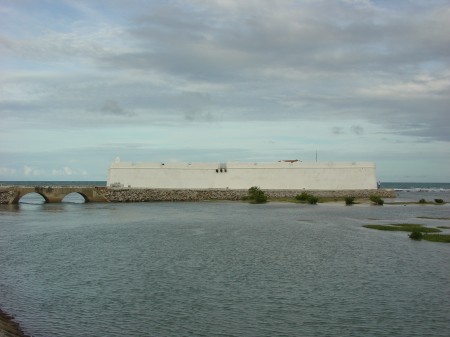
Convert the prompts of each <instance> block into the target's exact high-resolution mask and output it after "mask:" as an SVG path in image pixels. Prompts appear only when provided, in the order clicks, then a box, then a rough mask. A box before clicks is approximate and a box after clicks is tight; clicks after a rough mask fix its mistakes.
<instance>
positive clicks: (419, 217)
mask: <svg viewBox="0 0 450 337" xmlns="http://www.w3.org/2000/svg"><path fill="white" fill-rule="evenodd" d="M417 219H431V220H450V218H436V217H432V216H418V217H417ZM449 228H450V227H449Z"/></svg>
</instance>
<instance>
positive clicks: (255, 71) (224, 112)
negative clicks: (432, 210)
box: [0, 0, 450, 176]
mask: <svg viewBox="0 0 450 337" xmlns="http://www.w3.org/2000/svg"><path fill="white" fill-rule="evenodd" d="M0 12H1V13H2V14H3V15H2V25H1V26H0V117H1V119H2V127H3V130H2V132H1V133H0V140H1V141H2V144H3V145H4V147H5V148H14V149H16V151H15V152H16V153H14V154H13V153H8V156H7V157H5V158H6V164H3V166H4V167H6V168H10V169H14V170H16V172H17V174H21V172H22V171H23V165H24V163H26V165H28V166H29V167H30V168H31V167H36V168H37V167H39V170H41V173H42V174H44V172H45V173H46V174H49V172H52V170H53V168H55V167H56V168H57V167H60V168H61V169H55V171H54V173H55V174H56V173H58V174H61V176H63V174H64V175H66V174H67V172H64V169H63V168H64V167H65V166H67V165H69V166H68V167H72V164H71V163H70V162H69V161H63V160H60V159H59V158H55V159H54V160H53V163H52V164H51V165H50V164H45V163H43V161H42V159H40V158H39V157H38V156H33V155H32V154H33V153H39V154H40V155H43V156H44V157H45V158H47V156H49V153H52V155H53V154H55V153H57V154H58V156H59V157H61V156H64V157H65V156H68V155H66V154H64V153H65V152H69V151H72V152H71V153H73V152H75V150H76V149H80V148H85V147H86V144H87V143H89V144H92V147H91V148H90V150H89V151H93V152H94V151H99V150H98V149H99V148H101V147H102V146H100V145H99V142H101V143H110V144H125V145H124V147H125V146H126V144H129V145H130V146H129V150H128V151H131V148H132V144H144V145H142V146H143V147H137V148H135V149H132V150H133V151H134V152H132V153H133V157H134V158H136V159H138V157H139V156H142V155H147V154H146V153H147V152H145V151H146V150H149V149H150V150H152V151H153V152H152V154H153V155H154V156H164V151H165V150H168V151H173V157H177V156H179V157H180V158H184V157H183V156H186V157H188V155H187V153H190V154H191V155H192V156H193V157H196V158H199V157H201V156H200V153H204V154H205V157H207V158H213V157H214V156H213V155H211V153H214V151H216V152H217V149H215V148H214V146H215V144H217V143H219V141H217V142H212V141H211V140H208V139H207V138H205V139H202V141H203V143H202V142H196V141H195V139H197V138H201V136H200V135H201V134H202V133H204V134H208V135H209V137H210V138H214V139H216V138H215V137H216V135H218V134H220V135H221V137H220V142H224V143H227V144H230V145H229V146H228V147H227V148H226V149H224V148H221V149H223V150H224V151H225V153H226V154H227V155H228V154H229V155H230V157H232V151H236V156H240V155H242V154H243V153H244V154H245V156H243V157H246V156H247V157H251V156H252V153H253V156H255V157H259V156H261V158H262V157H264V155H265V156H271V154H272V153H284V154H286V155H289V151H294V153H293V154H295V149H296V148H297V149H298V147H299V146H300V145H301V144H307V145H308V146H312V145H311V144H312V143H314V144H327V146H328V147H329V148H331V147H332V146H333V145H332V141H336V140H337V139H338V141H339V142H342V143H340V144H339V145H340V146H342V147H347V148H349V146H348V144H345V142H348V141H349V140H350V139H351V138H354V137H355V136H361V135H364V137H360V139H361V144H362V143H363V142H364V141H367V142H368V141H370V140H372V141H373V139H374V137H376V136H375V135H376V134H377V135H380V134H381V135H383V137H385V138H386V139H387V140H391V141H392V140H393V139H394V140H397V141H398V140H401V141H402V143H401V144H406V143H408V142H414V144H416V143H417V142H418V143H423V142H430V143H434V144H435V145H436V146H437V147H438V148H439V149H445V148H447V147H448V142H450V130H449V126H448V125H450V114H449V113H448V107H449V106H450V72H449V70H448V69H450V59H449V57H448V55H450V35H449V34H448V33H447V32H448V31H450V5H449V2H448V1H443V0H442V1H441V0H435V1H426V2H424V1H413V0H410V1H402V2H389V1H368V0H367V1H366V0H340V1H325V0H317V1H309V0H299V1H290V0H280V1H269V0H258V1H256V0H249V1H238V0H192V1H185V0H177V1H170V2H167V1H166V2H161V1H148V2H145V3H142V2H141V1H137V0H131V1H129V2H127V4H126V5H125V4H124V3H123V2H122V1H118V0H111V1H104V0H98V1H87V0H81V1H72V0H67V1H61V2H45V3H44V4H36V2H35V1H30V0H23V1H19V2H14V1H13V2H6V3H3V4H2V5H0ZM286 124H288V125H289V126H292V129H290V128H289V130H287V129H285V128H286ZM281 125H282V126H281ZM310 125H314V128H313V129H310V130H306V129H307V128H309V127H310ZM320 126H323V127H320ZM276 127H278V128H281V129H280V130H275V128H276ZM211 130H214V131H215V133H210V131H211ZM248 130H251V132H250V131H248ZM311 130H314V134H313V135H311V134H310V132H309V131H311ZM330 130H331V131H330ZM374 130H376V132H375V131H374ZM307 131H308V132H307ZM238 133H239V134H238ZM100 134H101V135H103V137H99V135H100ZM241 134H247V135H250V134H251V135H252V136H253V138H254V140H253V142H252V140H249V139H248V138H243V137H242V136H241ZM305 134H306V135H305ZM167 135H170V137H168V136H167ZM179 135H183V136H179ZM259 135H264V136H265V137H266V139H267V141H269V140H270V141H272V143H270V144H272V145H271V146H272V147H270V148H269V147H266V146H265V145H264V146H262V147H263V148H264V149H257V146H256V145H258V144H259V145H260V144H261V142H264V141H265V139H264V138H259ZM336 135H339V136H340V137H336ZM290 137H293V138H290ZM295 137H297V139H295ZM256 138H257V139H256ZM363 138H364V139H363ZM55 139H56V140H57V142H55ZM236 139H239V140H240V142H239V143H234V142H235V140H236ZM296 141H297V143H295V142H296ZM302 142H303V143H302ZM204 143H206V144H207V146H206V145H205V146H203V144H204ZM231 143H233V145H231ZM386 143H389V142H388V141H386ZM149 144H151V145H149ZM180 144H183V145H186V146H187V147H189V149H190V150H189V151H187V150H186V149H184V151H185V152H184V153H181V154H180V153H179V152H177V151H176V149H175V148H174V147H177V146H180ZM194 144H195V145H194ZM255 144H256V145H255ZM264 144H265V143H264ZM395 144H397V143H395ZM398 144H400V143H398ZM443 144H446V145H447V146H444V145H443ZM364 145H366V146H367V144H364ZM352 146H356V145H352ZM399 146H400V145H399ZM403 146H406V145H403ZM158 147H159V148H162V149H164V151H162V152H159V151H157V150H156V149H157V148H158ZM240 147H242V148H240ZM194 148H199V149H200V150H199V151H200V152H197V151H194V150H193V149H194ZM31 149H32V150H31ZM43 149H45V150H43ZM239 149H240V150H241V151H240V150H239ZM103 150H105V149H103ZM33 151H34V152H33ZM115 151H123V152H121V153H120V155H122V154H123V153H125V155H126V153H127V151H126V150H125V149H124V148H123V147H120V146H118V147H116V148H108V151H107V155H108V156H111V158H114V157H115V156H116V155H117V153H114V152H115ZM186 151H187V152H186ZM305 151H307V148H305ZM374 151H379V149H376V150H374ZM181 152H183V151H181ZM77 153H78V155H79V156H80V157H83V158H84V155H83V154H82V153H81V152H77ZM98 153H101V154H102V155H105V156H106V154H104V152H98ZM128 153H130V152H128ZM360 153H362V156H365V154H364V151H361V152H355V156H359V155H360ZM21 156H22V157H21ZM25 156H28V158H33V161H29V160H26V158H25ZM89 156H90V157H89V158H90V159H92V158H94V157H95V155H93V154H92V153H91V154H90V155H89ZM122 156H123V155H122ZM217 156H218V157H219V155H217ZM19 157H21V158H19ZM19 159H20V160H19ZM276 159H278V158H276ZM102 160H106V159H102ZM164 160H166V159H164ZM187 160H189V158H187ZM9 162H11V165H9ZM68 163H69V164H68ZM99 165H103V162H102V164H99ZM75 166H76V167H75ZM72 169H73V172H74V173H73V175H75V172H78V174H80V173H81V171H82V170H83V169H84V168H83V167H79V166H77V165H73V167H72ZM26 171H27V172H28V174H29V175H33V173H32V172H34V171H33V170H31V171H30V170H26ZM90 172H91V171H90ZM73 175H72V176H73Z"/></svg>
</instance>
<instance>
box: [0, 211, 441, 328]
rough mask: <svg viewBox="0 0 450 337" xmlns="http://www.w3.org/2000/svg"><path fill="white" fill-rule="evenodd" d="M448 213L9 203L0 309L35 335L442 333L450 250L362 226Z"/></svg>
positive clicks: (1, 252) (2, 214)
mask: <svg viewBox="0 0 450 337" xmlns="http://www.w3.org/2000/svg"><path fill="white" fill-rule="evenodd" d="M449 208H450V207H449V205H443V206H432V205H428V206H423V205H407V206H402V205H396V206H390V205H385V206H382V207H380V206H370V205H354V206H351V207H346V206H343V205H340V204H319V205H316V206H312V205H298V204H287V203H269V204H266V205H250V204H246V203H233V202H205V203H135V204H109V203H105V204H95V203H86V204H77V203H61V204H20V205H18V206H14V207H13V208H11V207H10V206H9V205H8V206H5V207H0V219H1V222H0V233H1V234H0V270H1V271H2V272H1V273H0V296H1V297H0V304H1V306H2V308H3V309H6V310H7V311H9V312H11V313H13V314H15V315H16V317H17V318H18V319H19V321H21V322H22V324H23V326H24V328H25V330H26V331H27V332H28V333H30V334H33V336H37V337H39V336H54V337H58V336H216V335H226V336H277V335H284V336H447V335H448V331H449V329H450V320H449V319H448V312H450V296H449V293H450V285H449V283H448V280H449V279H450V268H448V267H447V266H448V261H449V260H450V245H446V244H439V243H430V242H415V241H412V240H410V239H409V238H408V237H407V234H406V233H387V232H379V231H373V230H369V229H366V228H363V227H362V225H363V224H367V223H376V224H378V223H379V224H384V223H393V222H415V223H417V222H419V223H423V224H424V225H430V226H436V225H437V224H440V225H449V223H448V221H447V222H446V221H444V220H433V219H423V218H421V219H420V220H419V219H418V217H430V216H433V217H435V218H439V217H442V218H443V217H448V214H449ZM370 219H375V220H370Z"/></svg>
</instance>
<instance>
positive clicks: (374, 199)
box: [369, 195, 384, 206]
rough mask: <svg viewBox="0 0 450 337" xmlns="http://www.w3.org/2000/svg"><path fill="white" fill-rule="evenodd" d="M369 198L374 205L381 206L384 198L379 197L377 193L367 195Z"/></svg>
mask: <svg viewBox="0 0 450 337" xmlns="http://www.w3.org/2000/svg"><path fill="white" fill-rule="evenodd" d="M369 199H370V201H372V202H373V203H375V204H376V205H380V206H382V205H383V204H384V200H383V199H381V197H380V196H378V195H371V196H370V197H369Z"/></svg>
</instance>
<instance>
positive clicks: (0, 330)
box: [0, 309, 30, 337]
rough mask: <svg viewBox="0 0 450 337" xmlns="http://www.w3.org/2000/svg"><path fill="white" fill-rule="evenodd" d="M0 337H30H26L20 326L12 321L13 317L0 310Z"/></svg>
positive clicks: (27, 336)
mask: <svg viewBox="0 0 450 337" xmlns="http://www.w3.org/2000/svg"><path fill="white" fill-rule="evenodd" d="M0 337H30V336H29V335H26V334H25V333H24V332H23V330H22V328H21V327H20V324H19V323H17V322H16V321H15V320H14V316H11V315H9V314H8V313H6V312H5V311H3V310H2V309H0Z"/></svg>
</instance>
